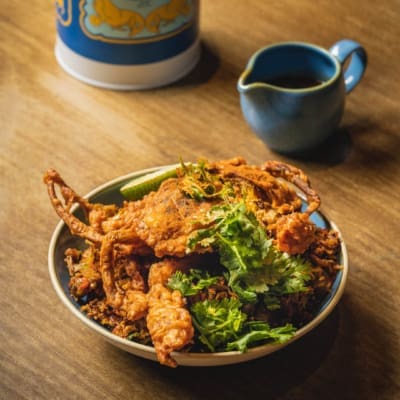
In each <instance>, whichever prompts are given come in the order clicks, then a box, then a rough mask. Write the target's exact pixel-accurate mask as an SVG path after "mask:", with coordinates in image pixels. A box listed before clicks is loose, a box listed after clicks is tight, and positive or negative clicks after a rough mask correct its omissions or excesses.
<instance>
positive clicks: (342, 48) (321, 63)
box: [237, 39, 367, 154]
mask: <svg viewBox="0 0 400 400" xmlns="http://www.w3.org/2000/svg"><path fill="white" fill-rule="evenodd" d="M349 57H351V58H350V62H349V64H348V66H347V68H344V67H343V65H344V63H345V61H346V60H347V59H348V58H349ZM366 64H367V55H366V51H365V49H364V48H363V47H362V46H361V45H360V44H358V43H357V42H354V41H352V40H348V39H345V40H341V41H339V42H337V43H336V44H335V45H334V46H332V47H331V49H330V50H329V51H327V50H325V49H323V48H321V47H319V46H316V45H313V44H309V43H302V42H285V43H279V44H275V45H272V46H268V47H265V48H263V49H260V50H259V51H258V52H256V53H255V54H254V55H253V56H252V57H251V58H250V60H249V62H248V64H247V67H246V69H245V70H244V71H243V73H242V74H241V76H240V78H239V80H238V84H237V88H238V91H239V93H240V103H241V108H242V112H243V115H244V117H245V119H246V121H247V122H248V124H249V125H250V127H251V128H252V129H253V130H254V132H255V133H256V134H257V135H258V136H259V137H260V138H261V139H262V140H263V141H264V142H265V143H266V144H267V145H268V146H269V147H270V148H271V149H272V150H274V151H277V152H279V153H287V154H292V153H301V152H304V151H307V150H310V149H312V148H314V147H316V146H317V145H319V144H321V143H322V142H323V141H324V140H326V139H327V138H328V136H330V135H331V134H332V133H333V132H335V130H336V129H337V128H338V126H339V123H340V120H341V118H342V115H343V110H344V104H345V97H346V94H347V93H349V92H350V91H351V90H352V89H354V87H355V86H356V85H357V84H358V82H359V81H360V79H361V77H362V76H363V73H364V71H365V68H366Z"/></svg>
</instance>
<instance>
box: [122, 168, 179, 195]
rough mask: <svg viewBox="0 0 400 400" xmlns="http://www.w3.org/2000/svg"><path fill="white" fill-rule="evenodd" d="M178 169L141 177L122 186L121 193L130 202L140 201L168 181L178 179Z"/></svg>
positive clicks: (160, 171)
mask: <svg viewBox="0 0 400 400" xmlns="http://www.w3.org/2000/svg"><path fill="white" fill-rule="evenodd" d="M176 168H177V166H174V167H165V168H161V169H159V170H157V171H155V172H151V173H149V174H146V175H142V176H139V177H138V178H135V179H132V180H131V181H129V182H128V183H126V184H125V185H124V186H122V187H121V189H120V192H121V194H122V195H123V196H124V197H125V198H126V199H128V200H140V199H141V198H143V196H144V195H146V194H148V193H150V192H152V191H155V190H157V189H158V188H159V187H160V185H161V183H162V182H163V181H165V180H166V179H168V178H176V176H177V174H176Z"/></svg>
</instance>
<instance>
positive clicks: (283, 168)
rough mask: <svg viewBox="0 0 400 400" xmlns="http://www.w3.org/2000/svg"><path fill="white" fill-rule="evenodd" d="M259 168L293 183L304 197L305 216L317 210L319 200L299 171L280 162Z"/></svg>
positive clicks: (268, 163)
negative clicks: (305, 200)
mask: <svg viewBox="0 0 400 400" xmlns="http://www.w3.org/2000/svg"><path fill="white" fill-rule="evenodd" d="M261 168H262V169H263V170H264V171H267V172H269V173H270V174H271V175H273V176H275V177H281V178H283V179H285V180H286V181H288V182H291V183H293V184H294V185H295V186H297V187H298V188H299V189H300V190H301V191H302V192H303V193H304V194H305V195H306V197H307V202H308V206H307V209H306V210H305V211H304V212H305V213H306V214H309V215H310V214H312V213H313V212H314V211H315V210H317V209H318V207H319V206H320V204H321V200H320V198H319V196H318V194H317V193H316V192H315V190H314V189H312V188H311V183H310V180H309V179H308V177H307V175H305V174H304V172H303V171H302V170H301V169H299V168H296V167H293V166H292V165H288V164H286V163H284V162H280V161H266V162H265V163H264V164H263V165H262V167H261Z"/></svg>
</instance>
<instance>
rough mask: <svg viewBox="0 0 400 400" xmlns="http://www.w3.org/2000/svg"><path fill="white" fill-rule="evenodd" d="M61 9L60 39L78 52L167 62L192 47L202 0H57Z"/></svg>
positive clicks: (128, 61) (104, 58)
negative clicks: (175, 4) (138, 0)
mask: <svg viewBox="0 0 400 400" xmlns="http://www.w3.org/2000/svg"><path fill="white" fill-rule="evenodd" d="M103 3H104V4H103ZM171 3H177V4H178V5H179V7H178V6H177V7H175V8H173V7H171ZM105 7H110V10H106V12H105V11H104V9H105ZM166 7H169V8H166ZM56 11H57V33H58V36H59V37H60V39H61V40H62V41H63V42H64V43H65V44H66V45H67V46H68V47H69V48H70V49H71V50H72V51H74V52H75V53H77V54H79V55H81V56H84V57H87V58H89V59H91V60H94V61H100V62H104V63H108V64H115V65H142V64H148V63H153V62H157V61H163V60H166V59H168V58H171V57H174V56H176V55H179V54H180V53H182V52H184V51H185V50H187V49H188V48H189V47H190V46H191V45H193V44H194V43H195V41H196V39H197V37H198V33H199V32H198V12H199V1H198V0H172V1H171V0H169V1H168V0H148V1H146V2H132V1H129V0H79V1H78V0H56ZM157 11H159V16H156V14H155V13H157ZM102 12H103V13H102ZM163 13H164V14H163ZM152 16H153V17H152ZM150 17H152V19H151V20H150Z"/></svg>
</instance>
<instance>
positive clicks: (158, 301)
mask: <svg viewBox="0 0 400 400" xmlns="http://www.w3.org/2000/svg"><path fill="white" fill-rule="evenodd" d="M148 296H149V297H148V299H149V311H148V314H147V317H146V322H147V328H148V330H149V332H150V335H151V339H152V342H153V345H154V348H155V349H156V353H157V357H158V360H159V361H160V363H161V364H164V365H168V366H170V367H176V366H177V363H176V361H175V360H174V359H173V358H172V357H171V353H172V352H173V351H176V350H180V349H182V348H183V347H184V346H186V345H187V344H189V343H190V342H191V341H192V338H193V336H194V328H193V325H192V317H191V316H190V313H189V311H188V310H187V309H186V308H185V304H184V300H183V297H182V295H181V293H180V292H179V291H177V290H174V291H171V290H169V289H167V288H166V287H165V286H164V285H162V284H161V283H156V284H155V285H153V286H152V287H151V288H150V291H149V295H148Z"/></svg>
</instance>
